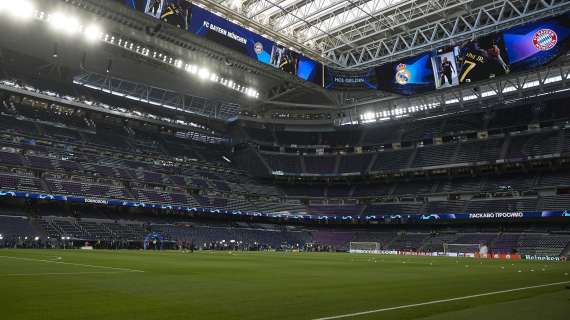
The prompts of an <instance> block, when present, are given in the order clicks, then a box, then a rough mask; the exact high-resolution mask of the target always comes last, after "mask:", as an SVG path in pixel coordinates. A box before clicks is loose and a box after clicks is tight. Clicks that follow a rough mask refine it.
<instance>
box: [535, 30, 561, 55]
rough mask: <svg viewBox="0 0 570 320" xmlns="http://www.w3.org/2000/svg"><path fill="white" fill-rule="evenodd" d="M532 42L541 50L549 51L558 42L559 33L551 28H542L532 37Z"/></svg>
mask: <svg viewBox="0 0 570 320" xmlns="http://www.w3.org/2000/svg"><path fill="white" fill-rule="evenodd" d="M532 43H533V44H534V46H535V47H536V48H537V49H538V50H540V51H547V50H550V49H552V48H554V46H555V45H556V43H558V35H557V34H556V32H554V31H552V30H550V29H540V30H538V31H537V32H535V34H534V36H533V37H532Z"/></svg>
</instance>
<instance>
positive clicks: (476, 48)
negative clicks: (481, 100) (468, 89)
mask: <svg viewBox="0 0 570 320" xmlns="http://www.w3.org/2000/svg"><path fill="white" fill-rule="evenodd" d="M460 60H461V61H462V65H461V72H460V73H459V82H461V83H471V82H475V81H481V80H486V79H490V78H494V77H496V76H501V75H504V74H507V73H509V72H510V68H509V65H508V63H507V59H506V52H505V50H503V49H502V46H501V45H500V35H498V34H492V35H488V36H485V37H481V38H479V39H476V40H474V41H470V42H467V43H465V44H463V46H462V47H461V54H460Z"/></svg>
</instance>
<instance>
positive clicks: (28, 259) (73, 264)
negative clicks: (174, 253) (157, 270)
mask: <svg viewBox="0 0 570 320" xmlns="http://www.w3.org/2000/svg"><path fill="white" fill-rule="evenodd" d="M0 258H6V259H13V260H22V261H34V262H45V263H57V264H64V265H70V266H77V267H87V268H100V269H109V270H117V271H123V272H138V273H143V272H144V271H142V270H136V269H128V268H116V267H106V266H96V265H91V264H82V263H71V262H63V261H52V260H44V259H33V258H22V257H11V256H0Z"/></svg>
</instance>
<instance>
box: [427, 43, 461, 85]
mask: <svg viewBox="0 0 570 320" xmlns="http://www.w3.org/2000/svg"><path fill="white" fill-rule="evenodd" d="M456 51H459V48H455V49H454V50H453V51H450V52H445V53H441V54H437V55H434V56H432V58H431V64H432V67H433V72H434V78H435V80H436V83H435V86H436V88H437V89H442V88H448V87H453V86H456V85H458V84H459V72H458V70H457V54H456Z"/></svg>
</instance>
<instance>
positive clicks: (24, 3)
mask: <svg viewBox="0 0 570 320" xmlns="http://www.w3.org/2000/svg"><path fill="white" fill-rule="evenodd" d="M0 2H1V3H2V4H0V7H2V9H4V10H5V9H12V7H13V6H17V7H18V9H17V10H8V12H9V13H10V14H11V15H12V16H13V17H14V18H18V19H22V20H27V19H29V18H31V17H32V16H33V15H34V12H35V10H36V8H35V7H34V5H33V4H32V3H31V2H30V1H28V0H20V1H8V0H4V1H0ZM12 2H15V3H12Z"/></svg>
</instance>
